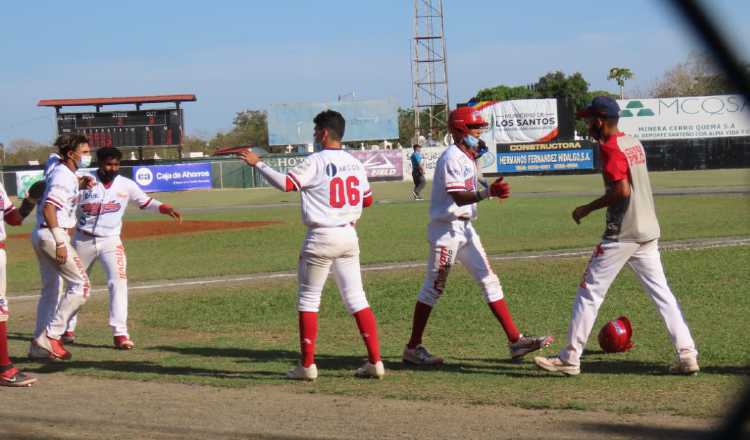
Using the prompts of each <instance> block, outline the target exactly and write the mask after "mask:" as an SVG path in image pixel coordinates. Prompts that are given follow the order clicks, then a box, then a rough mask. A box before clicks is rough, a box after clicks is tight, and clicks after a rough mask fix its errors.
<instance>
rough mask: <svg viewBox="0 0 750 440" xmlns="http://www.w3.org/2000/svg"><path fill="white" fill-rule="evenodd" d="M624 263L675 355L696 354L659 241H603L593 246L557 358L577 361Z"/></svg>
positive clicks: (693, 355) (568, 361)
mask: <svg viewBox="0 0 750 440" xmlns="http://www.w3.org/2000/svg"><path fill="white" fill-rule="evenodd" d="M626 263H627V264H628V265H629V266H630V268H631V269H633V271H634V272H635V275H636V277H637V278H638V280H639V281H640V283H641V285H642V286H643V288H644V289H645V290H646V293H648V294H649V296H650V297H651V300H653V302H654V304H656V308H657V309H658V311H659V314H661V317H662V319H663V320H664V324H665V325H666V327H667V332H669V336H670V337H671V338H672V344H673V345H674V348H675V350H676V351H677V353H678V356H679V357H681V358H687V357H695V356H697V355H698V352H697V350H696V349H695V342H693V338H692V336H691V335H690V329H688V326H687V322H685V317H684V316H683V315H682V310H680V305H679V304H678V302H677V298H675V296H674V295H673V294H672V291H671V290H670V289H669V286H668V285H667V278H666V276H665V275H664V268H663V267H662V264H661V255H660V254H659V246H658V240H652V241H649V242H646V243H627V242H615V241H606V240H605V241H603V242H602V243H600V244H599V245H598V246H597V247H596V249H594V253H593V255H592V256H591V259H590V260H589V264H588V267H587V268H586V271H585V272H584V274H583V280H582V281H581V284H580V285H579V286H578V292H577V294H576V299H575V302H574V303H573V317H572V318H571V320H570V326H569V327H568V344H567V346H565V348H563V349H562V350H561V351H560V359H562V360H563V361H565V362H567V363H569V364H572V365H579V364H580V359H581V354H582V353H583V349H584V348H585V346H586V341H587V340H588V338H589V335H590V334H591V329H592V328H593V326H594V322H595V321H596V315H597V313H598V311H599V306H601V304H602V302H603V301H604V297H605V296H606V295H607V290H608V289H609V286H610V285H611V284H612V282H613V281H614V279H615V278H616V277H617V274H618V273H620V270H621V269H622V268H623V266H625V264H626Z"/></svg>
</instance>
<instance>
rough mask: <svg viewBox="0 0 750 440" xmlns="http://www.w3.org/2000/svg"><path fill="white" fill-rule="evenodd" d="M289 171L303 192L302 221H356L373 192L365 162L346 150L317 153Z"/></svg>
mask: <svg viewBox="0 0 750 440" xmlns="http://www.w3.org/2000/svg"><path fill="white" fill-rule="evenodd" d="M287 175H288V176H289V178H290V179H291V181H292V183H294V186H296V187H297V190H298V191H299V192H300V194H301V195H302V222H303V223H304V224H306V225H307V226H310V227H336V226H344V225H347V224H350V223H354V222H356V221H357V219H359V217H360V216H361V215H362V203H363V201H364V199H365V198H367V197H370V196H371V194H372V192H371V190H370V182H368V181H367V174H366V173H365V168H364V166H363V165H362V163H361V162H360V161H359V160H357V159H356V158H354V156H352V155H351V154H349V153H348V152H346V151H343V150H323V151H319V152H317V153H313V154H311V155H309V156H307V158H305V161H304V162H302V164H300V165H299V166H297V167H295V168H294V169H292V170H291V171H289V173H288V174H287Z"/></svg>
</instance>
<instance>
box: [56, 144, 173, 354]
mask: <svg viewBox="0 0 750 440" xmlns="http://www.w3.org/2000/svg"><path fill="white" fill-rule="evenodd" d="M96 158H97V162H98V164H99V169H98V170H97V171H96V183H95V185H94V186H93V188H90V189H85V190H83V191H81V195H80V203H79V204H78V213H77V216H78V224H77V226H76V234H75V237H74V238H73V247H74V248H75V249H76V251H77V252H78V256H79V257H80V258H81V264H82V265H83V267H85V268H86V270H87V271H88V270H90V268H91V266H92V264H93V263H94V260H96V259H99V261H100V262H101V264H102V267H103V268H104V272H105V273H106V274H107V288H108V290H109V325H110V327H112V334H113V336H114V345H115V348H117V349H120V350H130V349H132V348H134V347H135V344H134V343H133V341H132V340H131V339H130V336H129V334H128V326H127V319H128V277H127V258H126V256H125V247H124V246H123V245H122V240H120V231H121V230H122V216H123V215H124V214H125V209H126V208H127V207H128V203H134V204H135V205H137V206H138V207H139V208H140V209H142V210H144V211H148V212H153V213H161V214H165V215H169V216H171V217H173V218H175V219H176V220H177V221H178V222H182V218H181V215H180V213H179V212H177V211H175V210H174V209H173V208H172V207H171V206H169V205H167V204H166V203H161V202H159V201H158V200H155V199H153V198H151V197H149V196H147V195H146V194H145V193H144V192H143V190H141V189H140V188H139V187H138V185H137V184H136V183H135V182H133V181H132V180H130V179H128V178H127V177H123V176H120V175H118V172H119V170H120V159H122V153H121V152H120V150H118V149H117V148H100V149H99V150H97V152H96ZM76 325H77V315H74V316H73V318H72V319H71V320H70V321H69V322H68V328H67V331H66V334H67V335H69V336H72V335H73V334H74V331H75V329H76Z"/></svg>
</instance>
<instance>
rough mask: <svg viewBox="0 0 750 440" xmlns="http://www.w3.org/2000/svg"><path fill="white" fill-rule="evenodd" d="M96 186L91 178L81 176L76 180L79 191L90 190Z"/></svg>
mask: <svg viewBox="0 0 750 440" xmlns="http://www.w3.org/2000/svg"><path fill="white" fill-rule="evenodd" d="M94 185H96V181H94V178H93V177H91V176H82V177H79V178H78V188H79V189H91V188H93V187H94Z"/></svg>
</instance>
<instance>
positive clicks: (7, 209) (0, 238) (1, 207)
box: [0, 182, 16, 321]
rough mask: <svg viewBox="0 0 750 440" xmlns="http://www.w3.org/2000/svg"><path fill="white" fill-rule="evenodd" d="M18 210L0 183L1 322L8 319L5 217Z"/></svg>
mask: <svg viewBox="0 0 750 440" xmlns="http://www.w3.org/2000/svg"><path fill="white" fill-rule="evenodd" d="M15 210H16V207H15V206H13V202H11V201H10V197H8V193H6V192H5V187H4V186H3V184H2V182H0V321H5V320H7V319H8V299H7V298H6V297H5V294H6V290H7V283H8V279H7V273H6V268H5V266H6V263H7V255H6V254H5V238H6V233H5V217H6V216H7V215H9V214H11V213H12V212H13V211H15Z"/></svg>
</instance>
